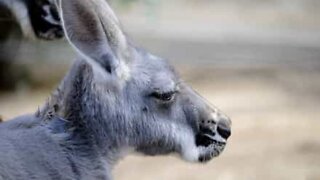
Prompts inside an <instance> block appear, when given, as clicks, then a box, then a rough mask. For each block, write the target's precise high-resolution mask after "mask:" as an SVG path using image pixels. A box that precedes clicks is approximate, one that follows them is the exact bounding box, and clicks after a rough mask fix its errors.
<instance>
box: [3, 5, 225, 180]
mask: <svg viewBox="0 0 320 180" xmlns="http://www.w3.org/2000/svg"><path fill="white" fill-rule="evenodd" d="M59 11H60V17H61V20H62V25H63V29H64V34H65V36H66V38H67V40H68V42H69V43H70V45H71V46H72V47H73V48H74V49H75V51H76V52H77V60H76V61H75V62H74V64H73V66H72V67H71V69H70V71H69V72H68V73H67V75H66V76H65V78H64V80H63V81H62V82H61V84H60V85H59V86H58V88H57V90H56V91H54V93H53V94H52V95H51V97H50V98H49V99H48V101H47V102H46V103H45V105H43V106H42V107H41V108H40V109H39V110H38V111H37V112H36V113H34V114H30V115H24V116H21V117H17V118H15V119H13V120H10V121H7V122H3V123H1V124H0V179H5V180H10V179H15V180H20V179H21V180H22V179H23V180H24V179H35V180H43V179H54V180H57V179H59V180H76V179H77V180H79V179H101V180H111V179H112V175H111V173H112V172H111V170H112V168H113V167H114V166H115V164H116V163H117V161H119V160H120V159H121V158H122V157H124V156H125V155H127V154H128V153H130V152H137V153H142V154H145V155H165V154H171V153H175V154H177V155H178V156H180V157H181V158H182V159H184V160H186V161H189V162H200V163H204V162H207V161H209V160H211V159H212V158H214V157H217V156H218V155H220V154H221V152H222V151H223V150H224V148H225V146H226V143H227V139H228V138H229V136H230V134H231V129H230V127H231V121H230V119H229V118H228V117H227V116H226V115H224V114H223V113H222V112H220V111H219V110H218V109H217V108H215V107H212V106H211V105H209V104H208V103H207V102H206V101H205V100H204V99H203V98H202V97H201V96H200V95H198V94H197V93H196V92H195V91H194V90H193V89H192V88H191V87H189V86H188V85H187V84H186V83H185V82H184V81H183V80H182V79H180V77H179V76H178V74H177V73H176V72H175V71H174V69H173V67H172V66H170V65H169V64H168V62H167V61H165V60H164V59H162V58H160V57H157V56H155V55H152V54H151V53H148V52H146V51H144V50H143V49H141V48H138V47H137V46H134V45H133V44H132V42H131V41H130V40H129V39H128V38H127V36H126V35H125V34H124V32H123V31H122V29H121V26H120V23H119V21H118V19H117V17H116V16H115V14H114V12H113V11H112V10H111V8H110V7H109V5H108V3H107V2H106V1H105V0H72V1H71V0H61V1H60V2H59Z"/></svg>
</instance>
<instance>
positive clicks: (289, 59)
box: [0, 0, 320, 180]
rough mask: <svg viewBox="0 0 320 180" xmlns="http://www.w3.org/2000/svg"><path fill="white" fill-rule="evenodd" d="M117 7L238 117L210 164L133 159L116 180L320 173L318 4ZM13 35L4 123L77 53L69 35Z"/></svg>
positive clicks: (40, 96) (135, 30)
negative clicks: (56, 37) (58, 37)
mask: <svg viewBox="0 0 320 180" xmlns="http://www.w3.org/2000/svg"><path fill="white" fill-rule="evenodd" d="M111 3H112V7H113V8H114V9H115V11H116V13H117V15H118V16H119V18H120V20H121V22H122V24H123V26H124V29H125V30H126V32H127V33H128V34H129V36H130V37H131V38H132V39H133V40H134V41H135V42H136V44H138V45H139V46H142V47H144V48H146V49H147V50H149V51H151V52H153V53H154V54H157V55H159V56H162V57H165V58H167V59H169V61H170V62H171V63H172V64H173V65H175V67H176V69H177V70H178V71H179V72H180V74H181V76H182V77H183V79H185V80H186V81H187V82H188V83H190V84H191V85H192V86H193V87H194V88H195V89H196V90H198V91H199V92H200V94H202V95H203V96H204V97H206V98H207V99H208V100H209V101H210V102H211V103H212V104H214V105H216V106H217V107H218V108H220V109H221V110H222V111H224V112H225V113H226V114H228V115H229V116H230V117H231V119H232V120H233V127H232V130H233V131H232V133H233V134H232V136H231V138H230V141H229V144H228V145H227V148H226V150H225V152H224V153H223V154H222V155H221V156H220V157H218V158H216V159H214V160H213V161H211V162H209V163H208V164H206V165H198V164H188V163H185V162H183V161H182V160H180V159H178V158H177V157H174V156H170V157H167V156H165V157H141V156H130V157H127V158H125V159H124V160H123V161H121V162H120V163H119V165H117V166H116V168H115V170H114V177H115V179H117V180H127V179H132V180H134V179H137V180H138V179H139V180H150V179H152V180H207V179H217V180H251V179H252V180H257V179H259V180H260V179H261V180H269V179H279V180H280V179H281V180H283V179H290V180H291V179H299V180H300V179H301V180H319V179H320V138H319V136H320V121H319V117H320V1H319V0H174V1H172V0H113V1H111ZM1 28H3V27H0V29H1ZM14 37H16V36H13V37H11V39H12V40H10V41H6V43H3V45H0V46H3V47H4V46H7V45H8V42H10V43H9V45H10V46H9V47H11V49H10V53H11V54H10V58H7V59H10V60H9V61H7V62H6V63H2V66H0V74H1V73H2V76H1V77H2V79H1V82H2V83H1V84H0V89H2V90H1V93H0V115H1V116H2V118H3V119H5V120H7V119H9V118H12V117H14V116H17V115H21V114H25V113H30V112H34V111H35V110H36V109H37V108H38V106H41V105H42V104H43V103H44V101H45V100H46V98H47V97H49V95H50V92H51V91H52V90H53V88H54V87H56V86H57V84H58V82H59V81H60V80H61V78H62V77H63V76H64V74H65V72H66V71H67V70H68V68H69V67H70V64H71V63H72V60H73V59H74V53H73V51H72V49H71V48H70V47H69V45H68V44H67V43H66V41H65V40H56V41H40V40H36V41H34V40H33V41H31V40H28V39H21V38H18V40H15V39H16V38H14ZM0 40H1V39H0ZM7 49H8V48H7ZM3 64H9V66H7V65H3ZM8 67H9V68H8Z"/></svg>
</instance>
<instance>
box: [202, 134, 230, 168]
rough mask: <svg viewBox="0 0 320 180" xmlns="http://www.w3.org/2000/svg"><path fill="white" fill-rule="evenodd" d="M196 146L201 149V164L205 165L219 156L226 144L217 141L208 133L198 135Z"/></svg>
mask: <svg viewBox="0 0 320 180" xmlns="http://www.w3.org/2000/svg"><path fill="white" fill-rule="evenodd" d="M196 145H197V146H198V148H199V149H200V156H199V159H198V160H199V162H202V163H205V162H208V161H209V160H211V159H212V158H214V157H217V156H219V155H220V154H221V153H222V151H223V150H224V148H225V146H226V142H225V141H222V140H221V139H219V140H218V139H216V138H215V136H213V135H211V134H206V133H199V134H197V135H196Z"/></svg>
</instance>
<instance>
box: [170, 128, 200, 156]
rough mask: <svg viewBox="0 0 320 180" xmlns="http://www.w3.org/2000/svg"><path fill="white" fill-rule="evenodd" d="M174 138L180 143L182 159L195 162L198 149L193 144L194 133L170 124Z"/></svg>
mask: <svg viewBox="0 0 320 180" xmlns="http://www.w3.org/2000/svg"><path fill="white" fill-rule="evenodd" d="M171 128H172V131H173V132H174V139H175V140H176V142H178V143H180V145H181V155H182V157H183V159H184V160H186V161H189V162H197V161H198V159H199V155H200V152H199V149H198V147H197V146H196V144H195V138H194V134H193V133H192V131H191V130H189V129H188V128H183V129H181V127H177V126H176V125H175V124H172V127H171Z"/></svg>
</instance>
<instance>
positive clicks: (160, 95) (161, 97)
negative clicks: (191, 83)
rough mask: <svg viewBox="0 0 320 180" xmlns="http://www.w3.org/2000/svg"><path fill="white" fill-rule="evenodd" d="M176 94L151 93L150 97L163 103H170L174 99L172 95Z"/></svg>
mask: <svg viewBox="0 0 320 180" xmlns="http://www.w3.org/2000/svg"><path fill="white" fill-rule="evenodd" d="M175 93H176V92H174V91H172V92H165V93H161V92H153V93H152V94H151V96H152V97H154V98H156V99H158V100H160V101H163V102H170V101H172V100H173V99H174V95H175Z"/></svg>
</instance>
